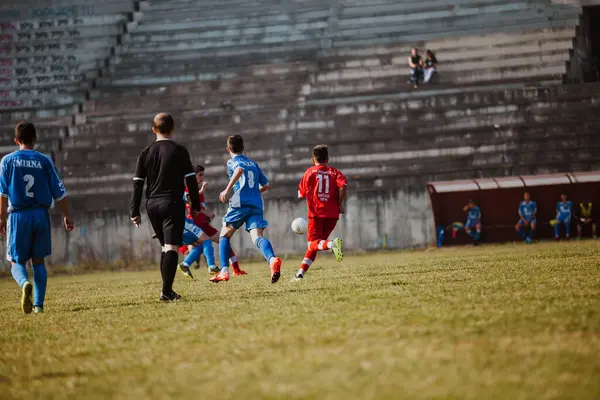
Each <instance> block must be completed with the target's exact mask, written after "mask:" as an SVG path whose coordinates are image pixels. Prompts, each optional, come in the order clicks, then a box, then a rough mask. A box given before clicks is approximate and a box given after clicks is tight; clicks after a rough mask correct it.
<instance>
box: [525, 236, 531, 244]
mask: <svg viewBox="0 0 600 400" xmlns="http://www.w3.org/2000/svg"><path fill="white" fill-rule="evenodd" d="M525 243H527V244H531V243H533V240H531V238H530V237H527V238H525Z"/></svg>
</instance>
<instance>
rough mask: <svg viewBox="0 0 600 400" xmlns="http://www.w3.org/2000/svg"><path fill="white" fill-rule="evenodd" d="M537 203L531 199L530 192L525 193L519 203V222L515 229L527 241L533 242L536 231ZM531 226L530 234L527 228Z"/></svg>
mask: <svg viewBox="0 0 600 400" xmlns="http://www.w3.org/2000/svg"><path fill="white" fill-rule="evenodd" d="M536 213H537V205H536V204H535V201H533V200H531V196H530V195H529V192H525V193H524V194H523V201H522V202H521V204H519V222H517V224H516V225H515V230H516V231H517V232H519V235H521V237H522V238H523V239H525V243H532V238H533V234H534V233H535V224H536V218H535V214H536ZM527 228H529V235H528V234H527V232H526V229H527Z"/></svg>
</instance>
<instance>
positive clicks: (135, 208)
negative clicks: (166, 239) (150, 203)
mask: <svg viewBox="0 0 600 400" xmlns="http://www.w3.org/2000/svg"><path fill="white" fill-rule="evenodd" d="M144 155H145V151H144V152H142V153H141V154H140V155H139V157H138V159H137V163H136V165H135V175H134V176H133V192H132V193H131V200H130V202H129V218H131V222H133V223H134V225H135V226H137V227H139V226H140V224H141V223H142V216H141V214H140V206H141V204H142V194H143V192H144V182H145V181H146V166H145V162H144V158H145V157H144Z"/></svg>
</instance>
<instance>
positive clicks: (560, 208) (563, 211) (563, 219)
mask: <svg viewBox="0 0 600 400" xmlns="http://www.w3.org/2000/svg"><path fill="white" fill-rule="evenodd" d="M572 215H573V203H572V202H571V201H569V200H567V194H566V193H563V194H561V195H560V201H559V202H558V203H556V224H554V238H555V239H556V240H560V224H564V225H565V240H569V237H570V234H571V217H572Z"/></svg>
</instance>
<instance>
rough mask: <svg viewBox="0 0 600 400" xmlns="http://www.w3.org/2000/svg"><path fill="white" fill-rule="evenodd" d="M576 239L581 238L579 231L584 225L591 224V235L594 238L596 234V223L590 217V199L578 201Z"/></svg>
mask: <svg viewBox="0 0 600 400" xmlns="http://www.w3.org/2000/svg"><path fill="white" fill-rule="evenodd" d="M576 219H577V239H581V233H582V231H583V226H584V225H591V227H592V237H593V238H594V239H596V238H597V236H596V223H595V222H594V218H593V217H592V202H591V201H582V202H581V203H579V215H578V216H577V218H576Z"/></svg>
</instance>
